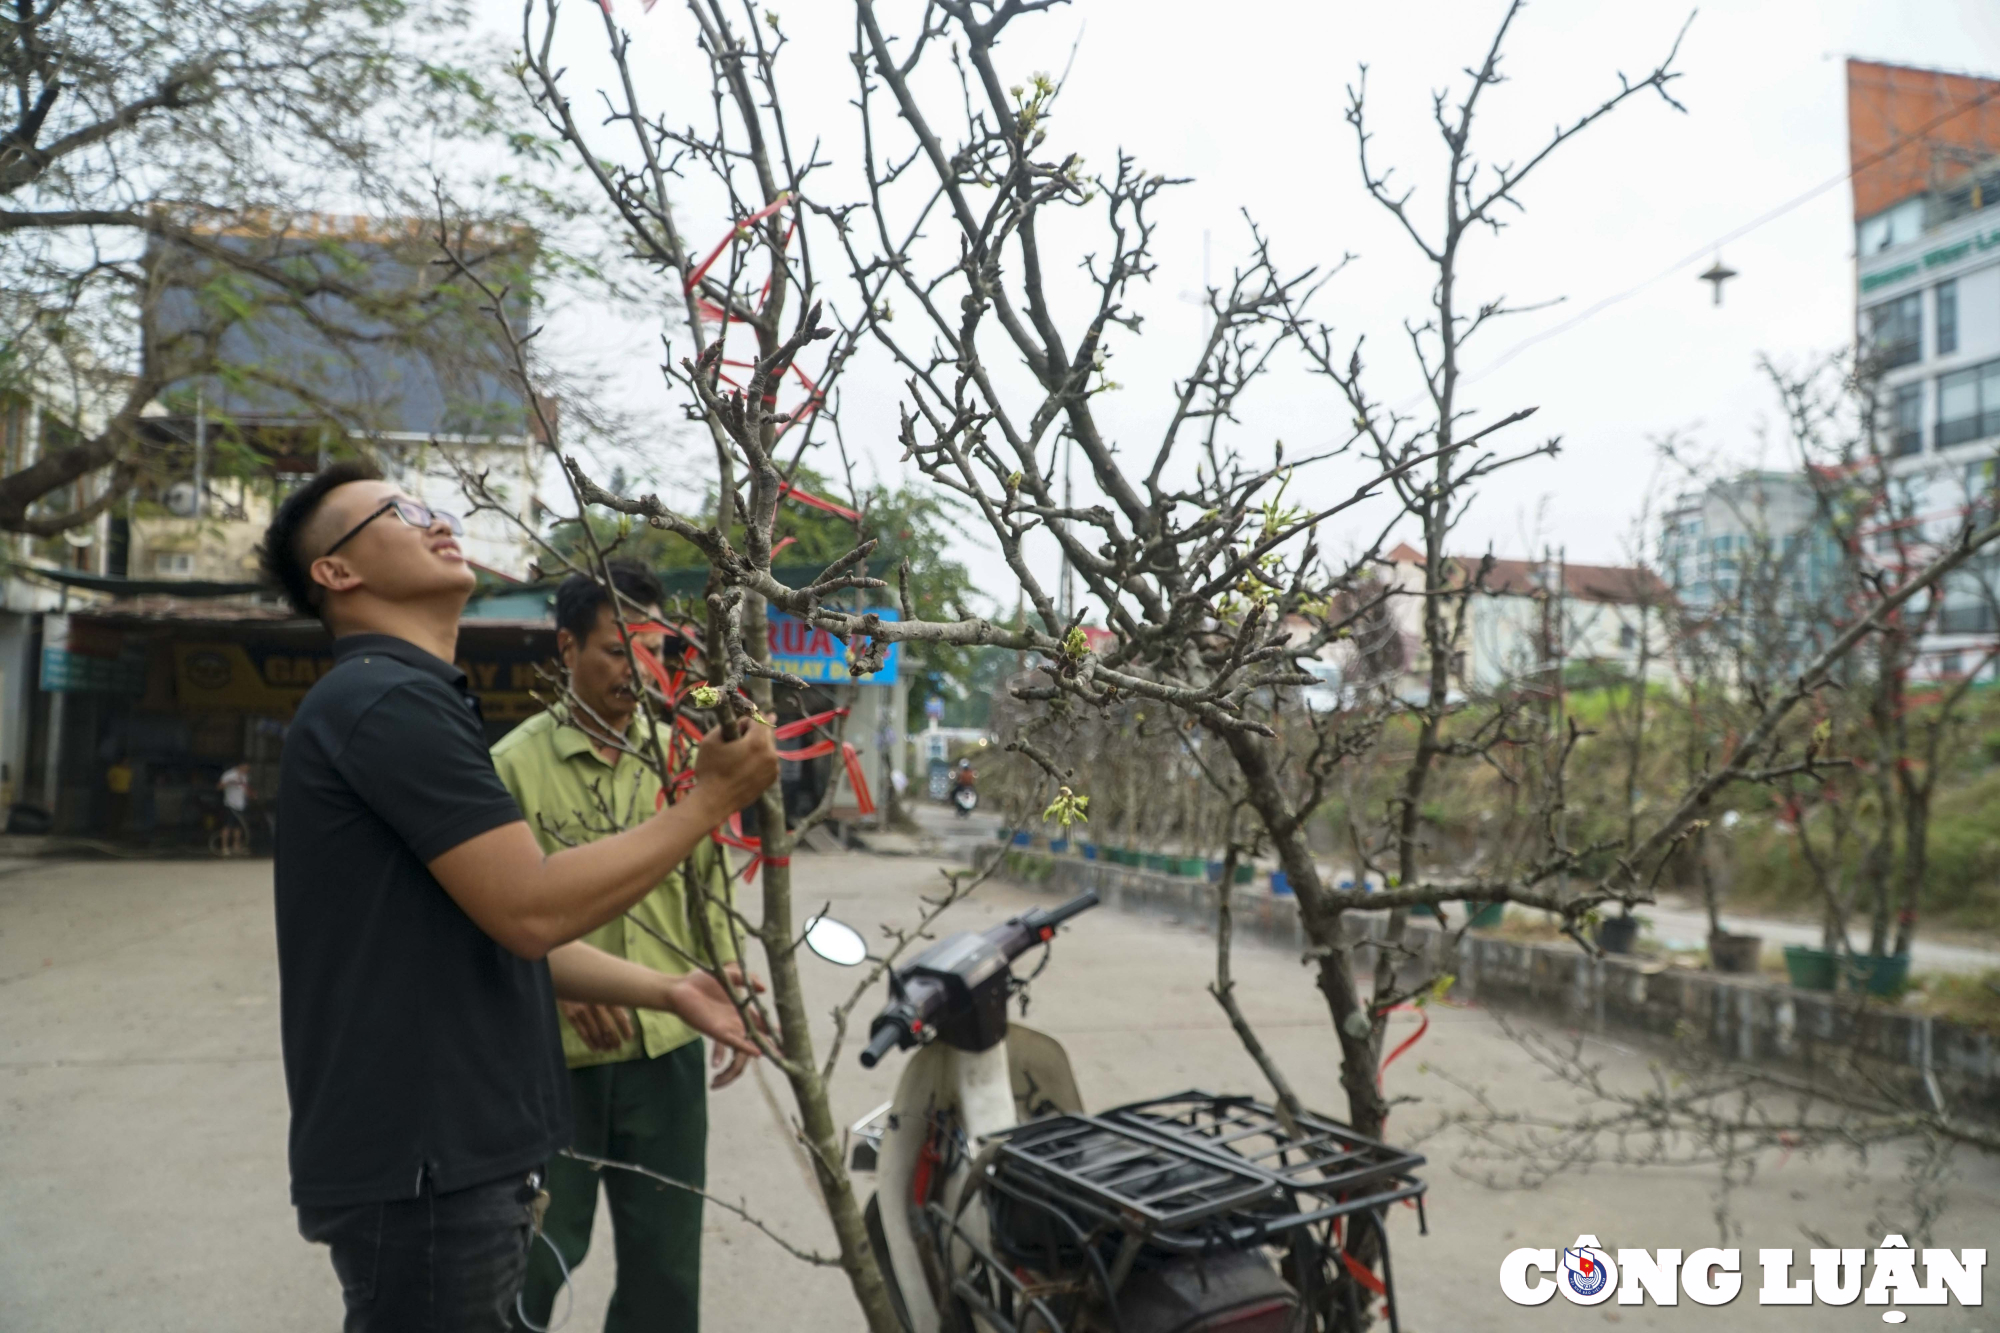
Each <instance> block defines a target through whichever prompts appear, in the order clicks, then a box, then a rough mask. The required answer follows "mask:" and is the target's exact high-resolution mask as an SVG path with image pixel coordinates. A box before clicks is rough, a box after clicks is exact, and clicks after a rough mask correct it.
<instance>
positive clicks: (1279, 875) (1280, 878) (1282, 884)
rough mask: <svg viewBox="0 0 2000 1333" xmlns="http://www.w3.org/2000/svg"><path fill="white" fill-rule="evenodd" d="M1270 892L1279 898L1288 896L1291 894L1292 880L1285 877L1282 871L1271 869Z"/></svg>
mask: <svg viewBox="0 0 2000 1333" xmlns="http://www.w3.org/2000/svg"><path fill="white" fill-rule="evenodd" d="M1271 892H1272V893H1274V894H1276V895H1277V896H1278V897H1280V898H1289V897H1291V896H1292V881H1291V880H1289V879H1287V878H1286V877H1285V872H1284V871H1282V870H1273V871H1272V872H1271Z"/></svg>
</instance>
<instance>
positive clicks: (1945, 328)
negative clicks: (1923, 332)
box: [1937, 278, 1958, 356]
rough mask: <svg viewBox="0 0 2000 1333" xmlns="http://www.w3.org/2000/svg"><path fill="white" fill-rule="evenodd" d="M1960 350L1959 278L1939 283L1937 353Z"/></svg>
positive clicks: (1948, 354) (1945, 353) (1944, 354)
mask: <svg viewBox="0 0 2000 1333" xmlns="http://www.w3.org/2000/svg"><path fill="white" fill-rule="evenodd" d="M1957 350H1958V279H1957V278H1953V279H1952V280H1951V281H1950V282H1941V283H1939V284H1938V285H1937V354H1938V355H1939V356H1950V355H1951V354H1952V353H1953V352H1956V351H1957Z"/></svg>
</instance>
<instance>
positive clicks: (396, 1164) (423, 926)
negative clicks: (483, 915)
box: [276, 634, 570, 1205]
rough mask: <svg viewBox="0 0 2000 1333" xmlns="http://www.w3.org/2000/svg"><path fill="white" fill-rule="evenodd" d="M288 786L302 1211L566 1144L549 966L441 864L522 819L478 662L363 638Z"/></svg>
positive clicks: (292, 1058)
mask: <svg viewBox="0 0 2000 1333" xmlns="http://www.w3.org/2000/svg"><path fill="white" fill-rule="evenodd" d="M333 655H334V666H333V668H332V670H330V671H328V672H327V673H326V674H325V675H324V676H322V677H320V679H319V682H318V683H317V684H315V685H314V686H313V687H312V689H311V690H310V691H308V692H307V694H306V697H305V700H304V701H303V702H302V703H300V705H299V711H298V715H297V716H296V717H295V718H294V719H293V720H292V725H291V728H290V730H289V731H288V732H287V733H286V735H285V751H284V759H283V762H282V764H281V767H280V773H279V779H278V833H277V869H276V877H277V909H278V977H279V983H280V989H281V1000H282V1017H283V1027H284V1047H285V1083H286V1087H287V1089H288V1091H289V1092H290V1094H291V1101H292V1134H291V1162H292V1202H293V1203H295V1204H301V1205H309V1204H344V1203H368V1202H374V1201H377V1200H385V1199H395V1198H407V1197H410V1196H411V1195H414V1194H416V1193H419V1192H420V1191H421V1189H422V1188H423V1183H424V1181H425V1180H426V1179H427V1178H428V1179H429V1181H430V1182H431V1187H432V1188H433V1189H435V1190H438V1191H440V1192H442V1191H446V1190H455V1189H463V1188H465V1187H467V1186H470V1185H478V1184H482V1183H484V1182H486V1181H491V1180H497V1179H500V1178H501V1177H503V1176H508V1175H512V1174H514V1173H515V1172H520V1171H526V1170H528V1169H529V1168H531V1167H533V1166H534V1165H536V1164H537V1163H540V1162H543V1161H546V1160H547V1159H548V1158H549V1157H550V1156H552V1155H553V1154H554V1153H555V1152H556V1150H557V1149H559V1148H562V1147H564V1146H566V1145H567V1144H568V1143H569V1141H570V1121H569V1080H568V1075H567V1072H566V1071H565V1069H564V1066H563V1055H562V1040H561V1037H560V1035H559V1034H558V1031H557V1027H556V1008H555V994H554V992H553V990H552V989H551V987H550V984H549V969H548V965H547V964H546V963H541V962H533V963H531V962H528V961H527V960H525V959H523V958H519V957H516V956H515V955H514V954H511V953H509V952H507V950H505V949H503V948H501V947H500V945H499V944H497V943H496V942H495V941H494V940H493V938H492V937H491V936H489V935H487V934H486V933H485V932H484V931H482V930H481V929H480V928H479V927H478V926H476V925H474V924H473V922H472V919H471V918H470V917H468V916H467V915H466V914H465V913H464V911H462V910H461V909H460V908H459V906H458V904H457V903H456V902H454V901H453V900H452V897H451V895H450V894H448V893H446V892H445V891H444V888H443V886H442V885H440V884H439V883H438V882H437V880H436V878H435V877H433V876H432V874H431V872H430V871H429V870H428V869H427V868H426V866H427V863H428V862H430V861H432V860H434V859H436V858H437V857H438V856H440V855H442V854H443V853H445V852H448V851H450V850H451V849H452V848H454V847H456V846H458V845H459V844H461V843H463V842H465V841H467V840H468V839H471V838H474V837H476V836H478V835H479V834H481V833H485V832H487V831H488V830H489V829H494V828H498V827H499V826H500V825H502V824H507V823H512V822H513V821H514V820H517V819H519V818H521V811H520V808H519V807H518V806H516V805H515V803H514V798H513V797H512V796H510V795H508V793H507V789H506V788H505V787H504V786H502V785H501V783H500V778H499V776H498V775H497V774H495V773H494V771H493V761H492V759H491V758H490V757H489V756H488V755H487V752H486V741H485V739H484V737H483V735H482V734H481V720H480V715H479V701H478V699H477V698H475V697H474V696H473V694H472V693H471V691H469V690H468V689H466V685H465V673H464V672H462V671H460V670H459V669H458V668H457V667H455V666H453V665H452V664H451V663H449V662H446V661H442V660H440V659H438V658H436V657H433V656H431V655H430V654H429V653H427V652H425V651H423V650H422V649H421V648H418V647H417V646H416V645H414V644H411V643H407V642H405V641H404V640H402V639H397V638H391V637H390V636H388V635H385V634H356V635H350V636H348V637H345V638H341V639H338V640H336V641H335V642H334V645H333Z"/></svg>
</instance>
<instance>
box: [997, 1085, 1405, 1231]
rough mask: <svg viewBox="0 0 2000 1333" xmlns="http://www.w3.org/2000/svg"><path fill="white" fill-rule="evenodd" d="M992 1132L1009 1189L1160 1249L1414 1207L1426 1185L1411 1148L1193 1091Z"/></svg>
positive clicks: (1244, 1099)
mask: <svg viewBox="0 0 2000 1333" xmlns="http://www.w3.org/2000/svg"><path fill="white" fill-rule="evenodd" d="M995 1137H996V1138H997V1139H998V1140H999V1141H1000V1147H999V1151H998V1153H997V1155H996V1157H995V1159H994V1164H993V1170H994V1175H995V1178H996V1180H997V1181H998V1182H1000V1183H1002V1184H1004V1185H1005V1186H1007V1187H1009V1192H1012V1193H1018V1194H1019V1195H1021V1196H1024V1197H1026V1198H1028V1199H1032V1200H1034V1201H1036V1202H1038V1203H1041V1204H1043V1205H1045V1206H1047V1207H1050V1208H1053V1209H1057V1210H1060V1211H1062V1212H1064V1213H1067V1214H1069V1215H1070V1216H1071V1217H1073V1218H1075V1219H1077V1220H1078V1221H1079V1222H1082V1223H1084V1224H1085V1225H1086V1226H1088V1227H1095V1228H1096V1229H1097V1230H1098V1231H1099V1232H1100V1233H1106V1232H1117V1233H1121V1234H1123V1235H1124V1236H1126V1237H1127V1238H1128V1239H1133V1240H1137V1241H1139V1242H1140V1243H1141V1244H1143V1245H1145V1246H1147V1247H1150V1248H1154V1249H1158V1250H1163V1251H1166V1252H1168V1253H1192V1252H1200V1251H1204V1250H1210V1249H1213V1248H1215V1247H1218V1246H1226V1247H1238V1246H1246V1245H1259V1244H1265V1243H1270V1242H1276V1241H1280V1240H1282V1239H1284V1238H1285V1237H1286V1236H1287V1234H1288V1233H1294V1232H1297V1231H1298V1230H1300V1229H1301V1228H1304V1227H1308V1226H1311V1225H1313V1224H1316V1223H1320V1222H1325V1221H1327V1220H1329V1219H1332V1218H1337V1217H1344V1216H1347V1215H1348V1214H1352V1213H1358V1212H1361V1211H1363V1210H1369V1211H1379V1210H1381V1209H1383V1208H1386V1207H1387V1206H1388V1205H1389V1204H1392V1203H1395V1202H1397V1201H1399V1200H1402V1199H1415V1200H1417V1201H1418V1207H1419V1210H1420V1211H1421V1207H1422V1203H1421V1200H1422V1197H1423V1193H1424V1189H1425V1186H1424V1183H1423V1181H1421V1180H1419V1179H1417V1178H1416V1177H1415V1176H1414V1175H1413V1174H1411V1173H1412V1172H1413V1171H1414V1170H1415V1169H1416V1168H1417V1167H1419V1166H1421V1165H1423V1161H1424V1159H1423V1157H1421V1156H1420V1155H1418V1154H1416V1153H1412V1152H1406V1151H1404V1150H1402V1149H1399V1148H1392V1147H1390V1146H1389V1145H1387V1144H1384V1143H1378V1142H1377V1141H1375V1140H1374V1139H1370V1138H1365V1137H1363V1136H1362V1135H1360V1134H1357V1133H1355V1132H1354V1131H1353V1130H1351V1129H1349V1128H1348V1127H1347V1126H1345V1125H1342V1124H1340V1123H1339V1122H1337V1121H1333V1120H1328V1119H1325V1118H1323V1117H1320V1116H1315V1115H1310V1114H1308V1115H1305V1116H1301V1117H1299V1118H1298V1119H1297V1120H1296V1121H1295V1122H1294V1123H1293V1124H1292V1125H1291V1126H1290V1127H1289V1128H1288V1127H1287V1125H1286V1123H1285V1118H1284V1117H1283V1116H1282V1115H1281V1114H1280V1113H1279V1112H1278V1111H1277V1110H1276V1109H1274V1108H1273V1107H1270V1106H1267V1105H1265V1104H1263V1103H1261V1102H1258V1101H1254V1100H1252V1099H1251V1098H1248V1097H1226V1096H1217V1095H1215V1094H1212V1093H1207V1092H1200V1091H1188V1092H1183V1093H1177V1094H1175V1095H1173V1096H1170V1097H1159V1098H1154V1099H1151V1100H1148V1101H1143V1102H1133V1103H1131V1104H1130V1105H1127V1106H1120V1107H1117V1108H1115V1109H1113V1110H1110V1111H1106V1112H1104V1113H1102V1114H1100V1115H1057V1116H1049V1117H1046V1118H1044V1119H1041V1120H1035V1121H1030V1122H1029V1123H1028V1124H1025V1125H1020V1126H1017V1127H1015V1128H1013V1129H1010V1130H1008V1131H1006V1132H1005V1133H1004V1134H1002V1135H997V1136H995Z"/></svg>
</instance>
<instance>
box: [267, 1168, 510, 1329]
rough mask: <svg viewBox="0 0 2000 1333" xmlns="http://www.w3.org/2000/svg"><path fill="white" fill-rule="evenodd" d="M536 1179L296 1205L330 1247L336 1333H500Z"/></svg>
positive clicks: (304, 1228) (302, 1223)
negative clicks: (339, 1302)
mask: <svg viewBox="0 0 2000 1333" xmlns="http://www.w3.org/2000/svg"><path fill="white" fill-rule="evenodd" d="M536 1191H537V1182H536V1180H535V1178H533V1177H527V1176H514V1177H510V1178H508V1179H506V1180H496V1181H493V1182H492V1183H490V1184H486V1185H475V1186H473V1187H472V1188H471V1189H464V1190H454V1191H452V1192H451V1193H449V1194H434V1193H432V1192H431V1189H430V1186H429V1185H428V1184H426V1185H425V1187H424V1192H423V1193H422V1194H419V1195H418V1196H416V1197H415V1198H413V1199H393V1200H390V1201H388V1202H386V1203H357V1204H345V1205H340V1206H336V1207H307V1208H301V1209H299V1234H300V1235H302V1236H304V1237H305V1238H306V1239H307V1240H309V1241H313V1242H315V1243H317V1244H322V1245H327V1246H330V1247H331V1248H332V1250H333V1271H334V1272H335V1273H336V1274H337V1275H338V1276H339V1278H340V1288H341V1295H342V1296H343V1297H344V1298H345V1299H346V1302H347V1322H346V1323H345V1324H344V1325H342V1327H343V1329H344V1330H345V1333H504V1330H506V1329H507V1328H509V1327H510V1326H511V1324H512V1321H513V1317H514V1298H515V1296H516V1295H517V1294H518V1293H519V1292H520V1290H521V1279H522V1276H523V1275H524V1274H525V1273H526V1272H527V1267H528V1244H529V1240H530V1237H531V1235H532V1232H533V1225H534V1223H533V1208H534V1201H535V1194H536Z"/></svg>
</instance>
